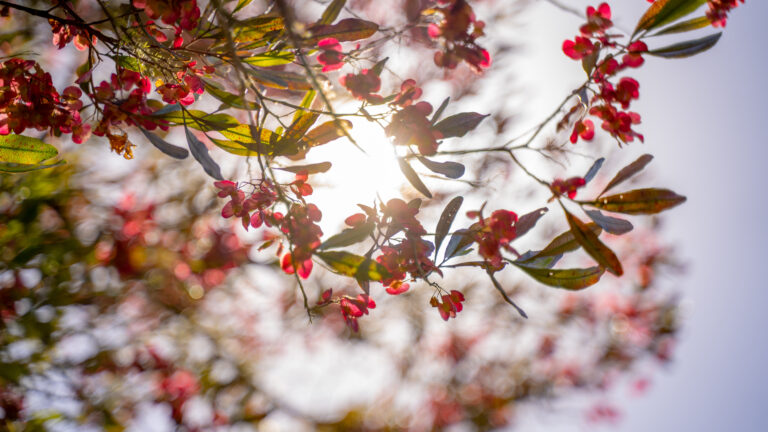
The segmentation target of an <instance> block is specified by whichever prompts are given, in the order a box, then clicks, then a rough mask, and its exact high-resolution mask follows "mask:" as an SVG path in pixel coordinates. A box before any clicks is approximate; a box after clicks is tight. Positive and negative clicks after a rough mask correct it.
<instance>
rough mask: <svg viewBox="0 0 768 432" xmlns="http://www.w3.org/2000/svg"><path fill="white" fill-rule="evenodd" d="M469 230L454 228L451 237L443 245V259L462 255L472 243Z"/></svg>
mask: <svg viewBox="0 0 768 432" xmlns="http://www.w3.org/2000/svg"><path fill="white" fill-rule="evenodd" d="M470 233H471V230H468V229H460V230H456V231H455V232H454V233H453V235H451V239H450V240H448V246H446V247H445V253H444V254H443V261H445V260H448V259H449V258H453V257H455V256H461V255H463V253H462V252H464V251H465V250H466V249H467V247H469V245H471V244H472V236H471V235H470Z"/></svg>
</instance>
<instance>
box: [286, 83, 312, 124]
mask: <svg viewBox="0 0 768 432" xmlns="http://www.w3.org/2000/svg"><path fill="white" fill-rule="evenodd" d="M315 96H317V91H316V90H315V89H310V90H308V91H307V94H305V95H304V98H302V99H301V103H300V104H299V106H300V107H302V108H304V111H306V110H309V108H310V107H311V106H312V102H314V100H315ZM301 112H302V110H297V111H296V113H295V114H294V115H293V120H291V122H295V121H296V119H297V118H299V115H301Z"/></svg>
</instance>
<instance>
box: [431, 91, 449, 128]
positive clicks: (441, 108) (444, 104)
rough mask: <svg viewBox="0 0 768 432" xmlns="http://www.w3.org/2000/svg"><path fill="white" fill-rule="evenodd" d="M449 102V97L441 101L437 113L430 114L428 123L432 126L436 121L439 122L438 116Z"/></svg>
mask: <svg viewBox="0 0 768 432" xmlns="http://www.w3.org/2000/svg"><path fill="white" fill-rule="evenodd" d="M450 101H451V98H450V97H447V98H445V99H443V102H442V103H441V104H440V106H439V107H438V108H437V111H435V113H434V114H432V120H430V123H432V124H433V125H434V124H435V123H437V121H438V120H440V116H441V115H443V112H444V111H445V109H446V108H447V107H448V102H450Z"/></svg>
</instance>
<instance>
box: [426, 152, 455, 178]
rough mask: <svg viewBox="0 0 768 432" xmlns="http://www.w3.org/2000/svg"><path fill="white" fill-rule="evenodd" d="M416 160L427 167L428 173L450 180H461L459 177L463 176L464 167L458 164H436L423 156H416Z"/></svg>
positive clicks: (448, 162)
mask: <svg viewBox="0 0 768 432" xmlns="http://www.w3.org/2000/svg"><path fill="white" fill-rule="evenodd" d="M416 159H418V160H419V162H421V164H422V165H424V166H425V167H427V168H428V169H429V170H430V171H432V172H436V173H438V174H442V175H444V176H446V177H448V178H452V179H457V178H461V176H463V175H464V171H465V170H466V168H465V167H464V165H462V164H460V163H458V162H451V161H447V162H436V161H433V160H430V159H427V158H425V157H423V156H416Z"/></svg>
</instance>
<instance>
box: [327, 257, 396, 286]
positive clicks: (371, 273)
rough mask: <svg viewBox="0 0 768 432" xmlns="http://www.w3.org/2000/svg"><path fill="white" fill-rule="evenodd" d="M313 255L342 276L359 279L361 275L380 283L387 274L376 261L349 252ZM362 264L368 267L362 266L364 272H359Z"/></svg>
mask: <svg viewBox="0 0 768 432" xmlns="http://www.w3.org/2000/svg"><path fill="white" fill-rule="evenodd" d="M315 255H317V256H318V257H319V258H320V259H321V260H323V261H324V262H325V263H326V264H328V266H329V267H330V268H331V269H332V270H333V271H335V272H336V273H338V274H341V275H344V276H349V277H357V278H358V279H360V276H361V273H362V276H364V277H365V278H367V279H368V280H372V281H380V280H382V279H383V278H384V276H385V275H386V274H387V272H386V269H385V268H384V267H382V266H381V265H380V264H379V263H377V262H376V261H373V260H369V259H366V258H365V257H363V256H360V255H355V254H352V253H349V252H344V251H327V252H317V253H316V254H315ZM363 263H367V264H368V265H367V268H366V266H363V269H364V270H363V271H362V272H361V271H360V267H361V265H363Z"/></svg>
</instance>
